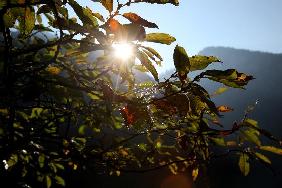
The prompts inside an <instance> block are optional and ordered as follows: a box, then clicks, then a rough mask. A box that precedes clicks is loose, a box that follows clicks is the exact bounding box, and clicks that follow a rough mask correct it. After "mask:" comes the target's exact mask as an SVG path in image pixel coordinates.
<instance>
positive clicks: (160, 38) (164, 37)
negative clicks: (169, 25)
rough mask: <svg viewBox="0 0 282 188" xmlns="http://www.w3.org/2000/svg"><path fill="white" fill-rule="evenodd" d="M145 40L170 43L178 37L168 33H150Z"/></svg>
mask: <svg viewBox="0 0 282 188" xmlns="http://www.w3.org/2000/svg"><path fill="white" fill-rule="evenodd" d="M145 41H147V42H155V43H161V44H167V45H170V44H171V43H173V42H174V41H176V39H175V38H174V37H172V36H170V35H169V34H166V33H149V34H147V35H146V38H145Z"/></svg>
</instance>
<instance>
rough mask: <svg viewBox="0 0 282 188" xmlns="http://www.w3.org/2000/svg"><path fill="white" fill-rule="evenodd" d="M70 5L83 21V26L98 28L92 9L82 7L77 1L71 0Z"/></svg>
mask: <svg viewBox="0 0 282 188" xmlns="http://www.w3.org/2000/svg"><path fill="white" fill-rule="evenodd" d="M69 4H70V5H71V7H72V8H73V10H74V11H75V13H76V15H77V16H78V17H79V19H80V20H81V21H82V23H83V25H84V26H85V25H91V26H94V27H97V26H98V22H97V19H96V18H95V17H94V16H93V13H92V11H91V9H90V8H88V7H86V8H84V7H82V6H80V5H79V4H78V3H77V2H76V1H74V0H69Z"/></svg>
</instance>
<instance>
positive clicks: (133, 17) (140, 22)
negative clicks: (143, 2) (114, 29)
mask: <svg viewBox="0 0 282 188" xmlns="http://www.w3.org/2000/svg"><path fill="white" fill-rule="evenodd" d="M122 16H123V17H125V18H126V19H128V20H129V21H130V22H132V23H135V24H138V25H142V26H144V27H149V28H158V26H157V25H156V24H155V23H152V22H149V21H147V20H145V19H143V18H142V17H140V16H139V15H137V14H135V13H132V12H129V13H124V14H123V15H122Z"/></svg>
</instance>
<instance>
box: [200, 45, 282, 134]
mask: <svg viewBox="0 0 282 188" xmlns="http://www.w3.org/2000/svg"><path fill="white" fill-rule="evenodd" d="M199 54H202V55H213V56H217V57H218V58H220V59H221V60H222V61H223V62H224V63H223V64H214V65H211V66H209V67H208V69H213V68H217V69H228V68H236V69H237V70H238V71H240V72H245V73H248V74H251V75H253V76H254V77H255V78H256V79H255V80H253V81H251V82H250V83H249V85H248V86H247V88H246V90H238V89H232V90H231V91H229V92H226V93H225V94H223V95H222V96H219V97H217V98H216V102H217V103H228V104H229V105H231V106H232V107H234V108H235V110H236V111H237V114H238V113H239V114H241V113H242V112H243V110H244V108H245V107H246V106H247V105H248V104H250V103H254V101H255V100H256V99H259V101H260V102H259V105H258V106H257V109H256V110H255V112H254V114H253V116H255V118H256V119H258V120H259V121H260V123H261V125H262V126H263V127H264V128H268V129H271V130H272V131H273V132H275V134H279V135H278V136H281V137H282V124H281V123H280V121H279V119H280V116H281V114H280V112H282V87H281V79H282V54H271V53H264V52H254V51H248V50H238V49H233V48H224V47H209V48H205V49H204V50H202V51H201V52H200V53H199ZM203 83H204V85H205V86H206V87H208V88H209V89H210V90H214V89H215V88H214V87H215V86H216V84H214V83H211V82H207V81H205V82H203ZM240 111H241V112H240ZM237 114H236V115H237ZM234 118H235V117H234Z"/></svg>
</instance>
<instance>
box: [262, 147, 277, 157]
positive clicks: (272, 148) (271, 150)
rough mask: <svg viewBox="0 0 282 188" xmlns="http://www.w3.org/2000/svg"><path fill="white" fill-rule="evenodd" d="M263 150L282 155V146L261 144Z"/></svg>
mask: <svg viewBox="0 0 282 188" xmlns="http://www.w3.org/2000/svg"><path fill="white" fill-rule="evenodd" d="M259 148H260V149H261V150H264V151H269V152H272V153H275V154H278V155H282V149H281V148H276V147H274V146H260V147H259Z"/></svg>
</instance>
